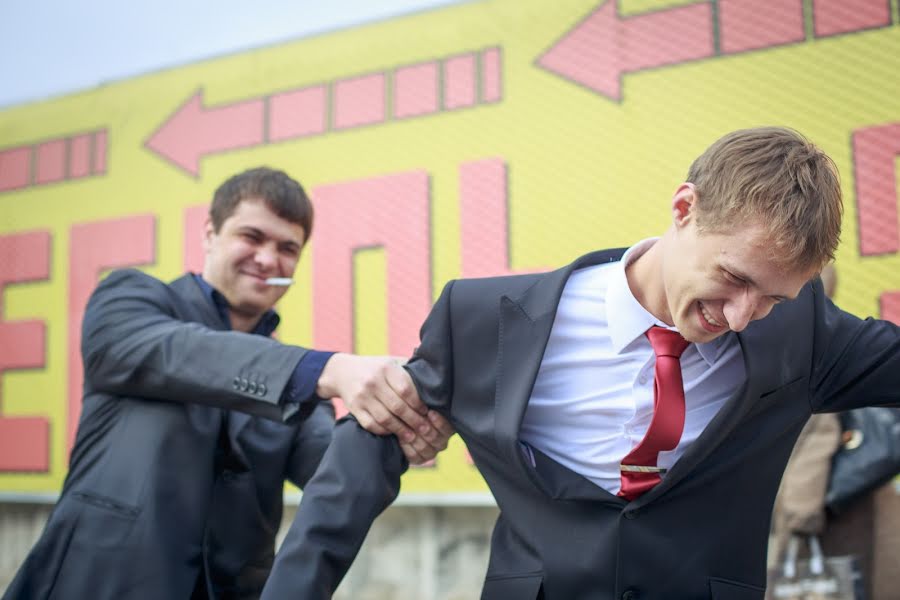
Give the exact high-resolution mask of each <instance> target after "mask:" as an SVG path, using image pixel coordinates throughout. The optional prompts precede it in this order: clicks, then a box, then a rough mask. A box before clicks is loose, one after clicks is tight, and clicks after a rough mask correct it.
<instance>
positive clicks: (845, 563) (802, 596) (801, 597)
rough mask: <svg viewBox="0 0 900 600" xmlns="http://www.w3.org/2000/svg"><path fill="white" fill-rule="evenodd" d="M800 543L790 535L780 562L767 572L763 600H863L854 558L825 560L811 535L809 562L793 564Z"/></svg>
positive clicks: (859, 577) (817, 539)
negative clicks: (764, 599)
mask: <svg viewBox="0 0 900 600" xmlns="http://www.w3.org/2000/svg"><path fill="white" fill-rule="evenodd" d="M800 542H801V539H800V537H799V536H797V535H792V536H791V539H790V540H788V545H787V549H786V551H785V556H784V562H783V563H782V564H780V565H778V566H777V567H775V568H774V569H772V570H770V571H769V581H768V585H767V586H766V600H864V597H863V591H862V575H861V573H860V571H859V566H858V564H857V561H856V559H855V558H854V557H852V556H829V557H826V556H825V555H824V554H822V546H821V545H820V544H819V538H817V537H816V536H814V535H812V536H809V538H808V539H807V542H808V544H809V553H810V557H809V559H804V560H797V554H798V552H799V548H800Z"/></svg>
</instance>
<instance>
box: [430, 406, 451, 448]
mask: <svg viewBox="0 0 900 600" xmlns="http://www.w3.org/2000/svg"><path fill="white" fill-rule="evenodd" d="M428 420H429V421H430V422H431V425H432V426H433V427H434V428H435V429H437V430H438V432H440V435H441V437H443V438H444V445H445V446H446V442H447V440H448V439H450V437H451V436H452V435H453V434H454V433H456V430H455V429H454V428H453V425H451V424H450V421H448V420H447V419H445V418H444V416H443V415H442V414H441V413H439V412H437V411H436V410H429V411H428Z"/></svg>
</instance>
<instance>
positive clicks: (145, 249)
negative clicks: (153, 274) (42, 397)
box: [67, 215, 156, 450]
mask: <svg viewBox="0 0 900 600" xmlns="http://www.w3.org/2000/svg"><path fill="white" fill-rule="evenodd" d="M155 223H156V218H155V217H154V216H153V215H141V216H136V217H125V218H122V219H113V220H110V221H99V222H95V223H84V224H81V225H73V226H72V230H71V233H70V238H69V419H68V421H69V423H68V446H67V449H68V450H71V449H72V443H73V442H74V441H75V430H76V429H77V427H78V418H79V417H80V416H81V387H82V383H83V382H84V374H83V372H82V364H81V321H82V319H83V318H84V308H85V306H86V305H87V301H88V298H89V297H90V295H91V292H92V291H93V290H94V287H96V285H97V280H98V278H99V277H100V274H101V273H102V272H103V271H105V270H107V269H113V268H116V267H128V266H135V265H145V264H148V263H151V262H153V260H154V257H155V254H156V238H155V233H156V228H155Z"/></svg>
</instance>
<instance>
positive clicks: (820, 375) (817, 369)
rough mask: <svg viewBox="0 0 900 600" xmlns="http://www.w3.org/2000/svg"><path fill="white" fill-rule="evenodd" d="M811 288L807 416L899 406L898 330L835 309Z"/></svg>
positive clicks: (817, 289)
mask: <svg viewBox="0 0 900 600" xmlns="http://www.w3.org/2000/svg"><path fill="white" fill-rule="evenodd" d="M813 290H814V298H813V304H814V310H815V311H816V314H817V318H816V328H815V339H814V340H813V360H814V364H813V371H812V373H813V375H812V378H811V381H810V386H811V391H812V398H813V405H812V407H811V408H812V410H813V412H839V411H844V410H849V409H853V408H859V407H861V406H878V405H880V406H900V328H898V327H897V325H894V324H893V323H891V322H889V321H882V320H878V319H872V318H868V319H859V318H858V317H855V316H853V315H851V314H849V313H847V312H845V311H843V310H840V309H839V308H837V307H836V306H834V305H833V304H832V303H831V301H830V300H828V299H827V298H826V297H825V294H824V292H823V290H822V286H821V284H816V285H814V287H813Z"/></svg>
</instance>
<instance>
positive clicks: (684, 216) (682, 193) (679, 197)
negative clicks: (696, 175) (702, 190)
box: [672, 183, 698, 227]
mask: <svg viewBox="0 0 900 600" xmlns="http://www.w3.org/2000/svg"><path fill="white" fill-rule="evenodd" d="M697 198H698V196H697V188H696V187H695V186H694V184H693V183H682V184H681V185H680V186H678V189H677V190H675V195H674V196H672V220H673V222H674V223H675V225H676V226H678V227H681V226H684V225H687V224H688V223H689V222H690V221H691V220H694V219H696V215H695V214H694V213H695V211H696V204H697Z"/></svg>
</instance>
